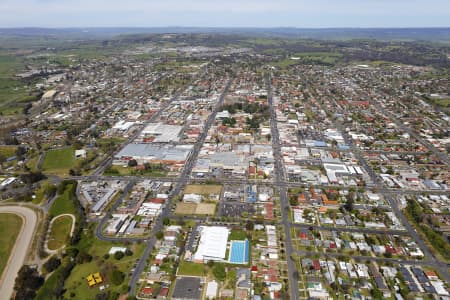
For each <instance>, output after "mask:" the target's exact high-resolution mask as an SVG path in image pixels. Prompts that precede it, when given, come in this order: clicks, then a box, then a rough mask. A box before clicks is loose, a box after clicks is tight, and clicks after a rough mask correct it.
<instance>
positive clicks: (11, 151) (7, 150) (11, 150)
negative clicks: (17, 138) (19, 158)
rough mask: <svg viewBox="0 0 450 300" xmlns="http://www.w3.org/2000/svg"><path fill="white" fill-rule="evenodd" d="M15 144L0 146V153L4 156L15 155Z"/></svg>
mask: <svg viewBox="0 0 450 300" xmlns="http://www.w3.org/2000/svg"><path fill="white" fill-rule="evenodd" d="M16 149H17V147H16V146H0V154H1V155H4V156H5V157H6V158H8V157H11V156H14V155H16Z"/></svg>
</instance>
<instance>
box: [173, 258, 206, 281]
mask: <svg viewBox="0 0 450 300" xmlns="http://www.w3.org/2000/svg"><path fill="white" fill-rule="evenodd" d="M205 269H206V266H205V265H204V264H196V263H193V262H188V261H184V260H183V261H182V262H181V263H180V265H179V267H178V271H177V275H186V276H199V277H200V276H203V271H204V270H205Z"/></svg>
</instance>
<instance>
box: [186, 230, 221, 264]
mask: <svg viewBox="0 0 450 300" xmlns="http://www.w3.org/2000/svg"><path fill="white" fill-rule="evenodd" d="M199 231H200V242H199V244H198V248H197V252H195V255H194V261H195V262H207V261H208V260H215V261H221V260H224V259H225V253H226V250H227V241H228V235H229V233H230V230H229V229H228V228H226V227H221V226H200V227H199Z"/></svg>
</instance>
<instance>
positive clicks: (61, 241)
mask: <svg viewBox="0 0 450 300" xmlns="http://www.w3.org/2000/svg"><path fill="white" fill-rule="evenodd" d="M71 229H72V218H71V217H69V216H62V217H57V219H55V221H53V223H52V227H51V230H50V235H49V238H48V244H47V246H48V249H50V250H57V249H60V248H61V247H63V246H64V245H65V244H66V243H67V242H68V241H69V238H70V230H71Z"/></svg>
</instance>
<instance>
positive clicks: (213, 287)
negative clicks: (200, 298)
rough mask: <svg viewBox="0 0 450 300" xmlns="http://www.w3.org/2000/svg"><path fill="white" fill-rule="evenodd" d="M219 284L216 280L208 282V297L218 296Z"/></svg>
mask: <svg viewBox="0 0 450 300" xmlns="http://www.w3.org/2000/svg"><path fill="white" fill-rule="evenodd" d="M218 288H219V285H218V284H217V282H215V281H210V282H208V285H207V287H206V299H215V298H217V290H218Z"/></svg>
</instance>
